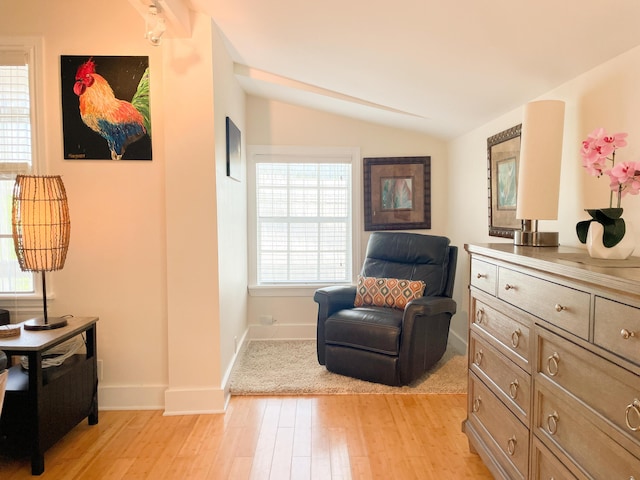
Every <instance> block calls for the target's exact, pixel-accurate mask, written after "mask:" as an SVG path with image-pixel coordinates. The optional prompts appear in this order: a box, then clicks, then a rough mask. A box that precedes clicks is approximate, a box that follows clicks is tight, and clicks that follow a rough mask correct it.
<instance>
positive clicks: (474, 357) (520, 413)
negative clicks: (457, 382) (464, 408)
mask: <svg viewBox="0 0 640 480" xmlns="http://www.w3.org/2000/svg"><path fill="white" fill-rule="evenodd" d="M469 358H470V359H471V369H472V370H473V372H474V373H475V374H476V375H478V377H480V378H481V379H482V380H483V381H484V382H485V384H487V385H488V386H489V387H490V388H491V389H492V390H493V391H494V392H495V393H496V395H498V396H499V397H500V399H501V400H502V401H503V402H504V403H505V404H506V405H507V407H509V409H510V410H511V411H512V412H513V413H515V414H516V416H517V417H518V418H519V419H520V421H521V422H522V423H524V424H525V425H527V426H528V425H529V423H530V421H529V410H530V401H531V396H530V394H531V377H530V376H529V374H527V373H526V372H525V371H524V370H522V369H521V368H520V367H518V366H517V365H515V364H514V363H513V362H511V361H509V359H507V358H506V357H504V356H503V355H502V354H501V353H499V352H498V351H497V350H496V349H495V348H493V347H492V346H491V345H490V344H489V343H487V342H485V341H484V340H482V339H481V338H479V337H478V336H477V335H475V334H473V333H472V334H471V337H470V344H469Z"/></svg>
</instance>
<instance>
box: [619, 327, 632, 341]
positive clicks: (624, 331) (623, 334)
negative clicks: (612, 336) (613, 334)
mask: <svg viewBox="0 0 640 480" xmlns="http://www.w3.org/2000/svg"><path fill="white" fill-rule="evenodd" d="M620 336H621V337H622V338H624V339H625V340H629V338H631V337H635V336H636V332H630V331H629V330H627V329H626V328H623V329H622V330H620Z"/></svg>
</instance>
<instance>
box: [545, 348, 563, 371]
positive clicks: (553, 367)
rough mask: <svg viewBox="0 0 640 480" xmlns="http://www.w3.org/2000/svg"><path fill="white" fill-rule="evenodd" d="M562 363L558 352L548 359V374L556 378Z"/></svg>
mask: <svg viewBox="0 0 640 480" xmlns="http://www.w3.org/2000/svg"><path fill="white" fill-rule="evenodd" d="M559 362H560V355H558V353H557V352H553V355H550V356H549V357H548V358H547V373H548V374H549V376H550V377H555V376H556V375H557V374H558V363H559Z"/></svg>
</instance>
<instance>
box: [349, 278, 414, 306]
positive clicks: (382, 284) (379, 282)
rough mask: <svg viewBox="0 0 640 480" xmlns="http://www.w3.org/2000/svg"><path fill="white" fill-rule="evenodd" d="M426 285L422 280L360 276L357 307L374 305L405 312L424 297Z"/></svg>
mask: <svg viewBox="0 0 640 480" xmlns="http://www.w3.org/2000/svg"><path fill="white" fill-rule="evenodd" d="M425 286H426V285H425V283H424V282H423V281H422V280H405V279H398V278H378V277H363V276H362V275H358V285H357V287H356V299H355V302H354V304H353V305H354V306H355V307H362V306H365V305H373V306H376V307H389V308H398V309H401V310H404V308H405V307H406V306H407V303H409V302H410V301H411V300H415V299H416V298H420V297H422V295H423V294H424V289H425Z"/></svg>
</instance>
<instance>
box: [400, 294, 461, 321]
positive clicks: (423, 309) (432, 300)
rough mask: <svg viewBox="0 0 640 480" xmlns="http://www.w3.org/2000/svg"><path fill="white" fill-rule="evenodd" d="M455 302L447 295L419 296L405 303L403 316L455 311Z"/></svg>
mask: <svg viewBox="0 0 640 480" xmlns="http://www.w3.org/2000/svg"><path fill="white" fill-rule="evenodd" d="M456 308H457V305H456V302H455V300H453V299H452V298H449V297H420V298H416V299H415V300H412V301H411V302H409V303H408V304H407V306H406V307H405V311H404V316H405V317H406V316H407V315H413V316H418V315H423V316H427V317H429V316H433V315H438V314H441V313H449V314H451V315H453V314H454V313H456Z"/></svg>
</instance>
